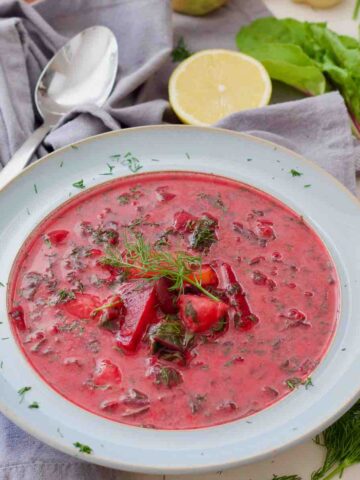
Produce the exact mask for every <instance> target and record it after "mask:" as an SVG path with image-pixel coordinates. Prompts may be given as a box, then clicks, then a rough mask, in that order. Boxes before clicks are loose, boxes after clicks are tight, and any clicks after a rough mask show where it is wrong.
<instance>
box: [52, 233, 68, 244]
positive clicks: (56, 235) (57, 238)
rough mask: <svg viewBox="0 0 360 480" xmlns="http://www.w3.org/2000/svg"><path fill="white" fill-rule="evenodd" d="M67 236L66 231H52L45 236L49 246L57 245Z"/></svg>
mask: <svg viewBox="0 0 360 480" xmlns="http://www.w3.org/2000/svg"><path fill="white" fill-rule="evenodd" d="M68 235H69V232H68V230H53V231H52V232H49V233H48V234H47V238H48V239H49V240H50V242H51V245H59V243H61V242H63V241H64V240H65V238H66V237H67V236H68Z"/></svg>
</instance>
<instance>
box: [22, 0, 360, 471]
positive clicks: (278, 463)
mask: <svg viewBox="0 0 360 480" xmlns="http://www.w3.org/2000/svg"><path fill="white" fill-rule="evenodd" d="M27 1H31V0H27ZM54 1H56V0H54ZM264 2H265V4H266V5H267V6H268V8H270V10H272V12H273V13H274V14H275V15H276V16H278V17H287V16H292V17H295V18H298V19H300V20H311V21H328V23H329V26H330V27H331V28H333V29H334V30H336V31H338V32H339V33H343V34H347V35H353V36H358V24H357V23H356V22H354V21H352V20H351V16H352V9H353V5H354V1H353V0H344V1H343V2H342V3H341V4H340V5H338V6H337V7H335V8H332V9H330V10H315V9H312V8H310V7H308V6H305V5H300V4H294V3H292V2H291V1H290V0H264ZM358 195H359V196H360V179H358ZM322 455H323V452H322V449H320V448H319V447H316V446H315V445H314V443H313V442H312V441H311V440H309V441H307V442H305V443H303V444H301V445H299V446H297V447H295V448H291V449H289V450H287V451H285V452H283V453H281V454H279V455H277V456H276V457H274V458H271V459H268V460H265V461H262V462H259V463H256V464H252V465H247V466H244V467H239V468H236V469H231V470H226V471H219V472H216V473H211V474H202V475H188V476H186V477H184V476H179V475H144V474H137V473H119V480H120V479H121V480H181V479H184V480H186V479H191V480H271V479H272V476H273V474H277V475H285V474H295V473H296V474H298V475H300V476H302V478H303V480H310V474H311V472H312V471H313V470H314V469H315V468H317V467H318V466H320V464H321V459H322ZM342 479H343V480H360V465H359V466H355V467H352V468H351V469H349V470H348V471H346V473H345V474H344V475H343V477H342ZM99 480H101V479H99ZM334 480H336V479H334Z"/></svg>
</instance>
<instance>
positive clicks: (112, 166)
mask: <svg viewBox="0 0 360 480" xmlns="http://www.w3.org/2000/svg"><path fill="white" fill-rule="evenodd" d="M106 165H107V166H108V169H109V171H108V172H105V173H100V174H99V175H114V174H113V170H114V168H115V165H110V163H107V164H106Z"/></svg>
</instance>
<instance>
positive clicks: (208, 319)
mask: <svg viewBox="0 0 360 480" xmlns="http://www.w3.org/2000/svg"><path fill="white" fill-rule="evenodd" d="M179 308H180V318H181V320H182V322H183V323H184V325H185V327H186V328H187V329H188V330H190V331H191V332H205V331H206V330H209V329H210V328H211V327H213V326H215V325H216V324H217V323H219V322H220V320H222V319H223V318H224V317H225V316H226V314H227V311H228V309H229V307H228V305H226V304H225V303H223V302H215V301H214V300H211V299H210V298H207V297H201V296H198V295H180V298H179Z"/></svg>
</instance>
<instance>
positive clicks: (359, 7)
mask: <svg viewBox="0 0 360 480" xmlns="http://www.w3.org/2000/svg"><path fill="white" fill-rule="evenodd" d="M359 10H360V0H356V3H355V8H354V12H353V20H356V19H357V18H358V16H359Z"/></svg>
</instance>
